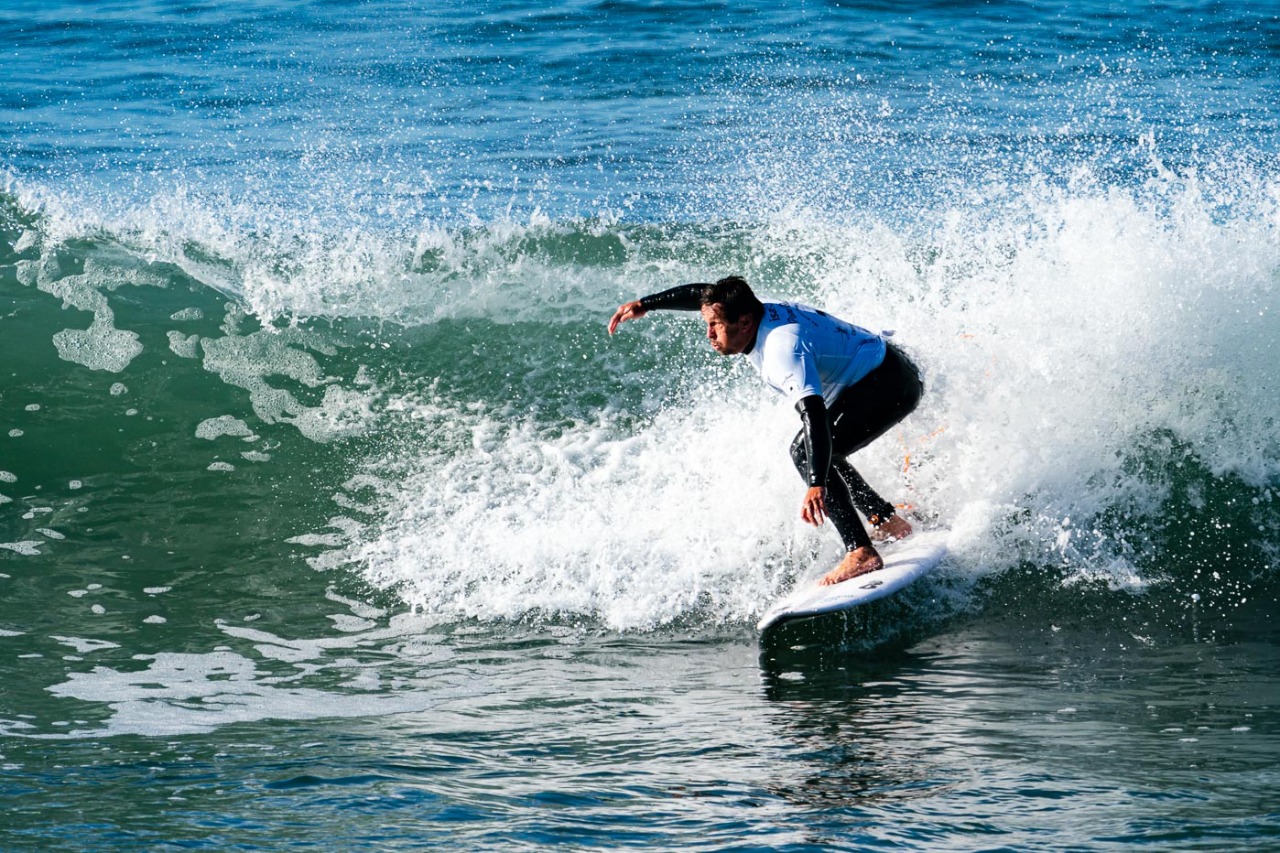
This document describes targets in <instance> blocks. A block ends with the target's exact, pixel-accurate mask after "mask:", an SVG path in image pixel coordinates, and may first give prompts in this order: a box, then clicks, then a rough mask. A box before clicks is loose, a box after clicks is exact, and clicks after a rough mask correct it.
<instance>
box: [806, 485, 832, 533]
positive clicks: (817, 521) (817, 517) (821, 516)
mask: <svg viewBox="0 0 1280 853" xmlns="http://www.w3.org/2000/svg"><path fill="white" fill-rule="evenodd" d="M800 517H801V518H803V519H804V520H805V521H807V522H809V523H810V524H812V525H813V526H814V527H818V526H820V525H821V524H822V522H824V521H826V519H827V490H826V489H824V488H822V486H814V487H812V488H811V489H809V491H807V492H805V493H804V503H802V504H801V505H800Z"/></svg>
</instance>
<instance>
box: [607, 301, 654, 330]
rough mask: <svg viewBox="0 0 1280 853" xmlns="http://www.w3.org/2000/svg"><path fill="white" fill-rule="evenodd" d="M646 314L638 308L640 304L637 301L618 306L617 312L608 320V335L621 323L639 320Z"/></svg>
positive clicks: (646, 312)
mask: <svg viewBox="0 0 1280 853" xmlns="http://www.w3.org/2000/svg"><path fill="white" fill-rule="evenodd" d="M648 313H649V312H648V311H646V310H644V309H643V308H641V307H640V302H639V301H638V300H637V301H635V302H627V303H625V304H623V305H620V306H618V310H617V311H614V312H613V316H612V317H611V318H609V334H611V335H612V334H613V333H614V331H615V330H616V329H617V328H618V326H619V325H621V323H622V321H624V320H639V319H640V318H641V317H643V316H644V315H645V314H648Z"/></svg>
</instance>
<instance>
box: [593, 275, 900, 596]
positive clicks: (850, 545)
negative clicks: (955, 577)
mask: <svg viewBox="0 0 1280 853" xmlns="http://www.w3.org/2000/svg"><path fill="white" fill-rule="evenodd" d="M655 309H666V310H675V311H701V312H702V318H703V320H705V321H706V324H707V338H708V340H709V341H710V342H711V346H712V348H713V349H715V351H716V352H718V353H720V354H721V355H745V356H746V357H747V360H748V361H750V362H751V365H752V366H753V367H754V368H755V369H756V370H757V371H758V372H759V373H760V376H761V378H762V379H764V381H765V383H766V384H768V385H769V386H770V387H772V388H774V389H775V390H777V391H779V392H781V393H782V394H784V395H785V396H786V397H787V399H788V401H789V402H791V403H792V404H793V405H794V406H795V407H796V411H797V412H799V414H800V420H801V423H802V427H801V429H800V432H799V433H798V434H797V435H796V437H795V440H794V441H793V442H792V443H791V458H792V460H793V461H794V462H795V465H796V468H797V469H798V470H799V471H800V475H801V476H802V477H804V478H805V482H806V483H807V484H808V486H809V488H808V490H807V491H806V492H805V496H804V501H803V502H802V503H801V507H800V515H801V517H802V518H803V519H804V520H805V521H806V522H808V523H810V524H812V525H814V526H819V525H821V524H822V523H823V521H824V520H825V519H827V518H830V519H831V523H832V525H833V526H834V527H835V528H836V531H837V532H838V533H839V534H840V538H841V539H842V540H843V542H844V545H845V549H846V551H847V553H846V554H845V557H844V559H842V560H841V561H840V563H839V565H837V566H836V567H835V568H834V569H832V570H831V571H830V572H828V573H827V574H826V575H825V576H824V577H823V578H822V580H821V581H820V583H822V584H834V583H839V582H840V581H844V580H848V579H849V578H853V577H857V576H858V575H863V574H866V573H868V572H874V571H876V570H877V569H880V568H882V567H883V566H884V561H883V560H882V559H881V558H880V555H879V554H878V553H877V552H876V549H875V547H874V546H873V545H872V541H871V536H870V535H869V534H868V533H867V529H866V528H865V527H864V526H863V524H862V521H861V520H860V519H859V518H858V511H861V512H862V514H863V515H864V516H866V519H867V521H868V522H869V523H870V524H871V526H872V529H873V530H874V531H875V533H876V536H877V537H878V538H882V539H902V538H904V537H906V536H907V535H909V534H910V533H911V524H910V523H909V522H908V521H907V520H906V519H905V518H903V517H902V516H900V515H898V514H897V513H896V512H895V510H894V506H893V504H891V503H889V502H888V501H886V500H885V499H884V498H882V497H880V495H878V494H877V493H876V492H875V491H874V490H872V488H871V487H870V486H869V485H867V482H866V481H865V480H864V479H863V478H862V475H861V474H859V473H858V472H857V471H856V470H855V469H854V467H853V466H852V465H851V464H849V460H848V458H847V457H849V456H850V455H851V454H853V453H854V452H856V451H858V450H861V449H862V448H864V447H866V446H867V445H868V444H870V443H871V442H872V441H874V440H875V439H877V438H879V437H880V436H881V435H883V434H884V433H885V432H887V431H888V430H889V428H890V427H892V426H893V425H894V424H896V423H898V422H899V421H901V420H902V419H903V418H905V417H906V416H907V415H909V414H910V413H911V412H912V411H913V410H914V409H915V408H916V406H917V405H918V404H919V402H920V397H921V395H922V394H923V392H924V385H923V383H922V382H921V380H920V373H919V371H918V370H917V369H916V366H915V365H914V364H912V362H911V361H910V359H908V358H907V357H906V356H905V355H904V354H903V353H902V351H901V350H899V349H898V348H897V347H895V346H894V345H893V344H890V343H888V342H887V341H885V340H884V339H883V338H882V337H880V336H879V335H876V334H873V333H871V332H868V331H867V330H866V329H862V328H860V327H858V326H855V325H853V324H851V323H847V322H845V321H844V320H840V319H838V318H836V317H833V316H831V315H830V314H827V313H825V312H823V311H819V310H817V309H816V308H810V307H808V306H806V305H800V304H798V303H794V302H772V301H766V302H762V301H760V300H759V299H758V298H756V295H755V293H753V292H752V290H751V288H750V287H749V286H748V285H747V282H746V281H745V280H744V279H743V278H741V277H739V276H729V277H728V278H722V279H720V280H719V281H717V282H715V283H714V284H703V283H696V284H683V285H679V286H677V287H673V288H671V289H669V290H664V291H662V292H661V293H655V294H651V295H649V296H645V297H643V298H641V299H638V300H636V301H633V302H627V303H624V304H623V305H621V306H619V308H618V310H617V311H615V312H614V314H613V317H612V318H610V320H609V334H611V335H612V334H613V333H614V332H615V331H616V330H617V328H618V326H619V325H620V324H621V323H623V322H625V321H627V320H635V319H639V318H641V317H643V316H645V315H646V314H648V313H649V312H650V311H652V310H655Z"/></svg>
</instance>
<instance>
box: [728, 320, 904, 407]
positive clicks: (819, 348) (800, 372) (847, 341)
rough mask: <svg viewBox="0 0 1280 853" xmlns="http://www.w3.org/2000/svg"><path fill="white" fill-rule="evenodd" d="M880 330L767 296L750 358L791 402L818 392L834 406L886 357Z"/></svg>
mask: <svg viewBox="0 0 1280 853" xmlns="http://www.w3.org/2000/svg"><path fill="white" fill-rule="evenodd" d="M884 349H885V343H884V339H882V338H881V337H880V336H879V335H876V334H872V333H871V332H868V331H867V330H866V329H863V328H860V327H858V326H855V325H853V324H852V323H846V322H844V321H843V320H839V319H837V318H835V317H832V316H831V315H830V314H827V313H825V312H823V311H819V310H818V309H816V308H810V307H809V306H807V305H800V304H799V303H795V302H765V303H764V317H763V318H762V319H761V321H760V328H759V330H758V331H757V332H756V342H755V345H754V346H753V347H752V348H751V352H749V353H747V360H748V361H750V362H751V364H752V366H753V367H755V369H756V370H757V371H759V373H760V377H761V378H762V379H764V381H765V383H766V384H767V385H769V386H770V387H771V388H775V389H777V390H778V391H781V392H782V393H783V394H784V395H785V396H786V398H787V402H789V403H791V404H792V405H794V404H796V403H798V402H800V401H801V400H802V399H804V398H805V397H808V396H810V395H813V394H819V395H821V396H822V399H823V401H824V402H825V403H826V404H827V407H828V408H830V406H831V405H832V404H833V403H834V402H835V401H836V398H837V397H839V396H840V392H841V391H843V390H844V389H846V388H848V387H849V386H850V385H852V384H854V383H855V382H857V381H858V380H859V379H861V378H862V377H864V376H866V375H867V374H868V373H870V372H871V371H872V370H875V369H876V368H877V367H879V366H880V362H882V361H884Z"/></svg>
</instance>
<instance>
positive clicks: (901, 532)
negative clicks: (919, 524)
mask: <svg viewBox="0 0 1280 853" xmlns="http://www.w3.org/2000/svg"><path fill="white" fill-rule="evenodd" d="M910 535H911V522H909V521H907V520H906V519H905V518H903V517H902V516H900V515H896V514H895V515H891V516H889V517H888V518H886V519H885V520H884V521H882V522H880V523H879V524H877V525H875V526H874V527H872V528H871V538H872V539H874V540H876V541H877V542H896V541H898V540H899V539H906V538H907V537H908V536H910Z"/></svg>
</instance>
